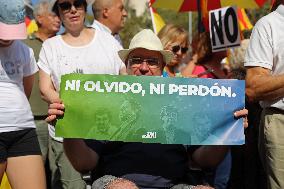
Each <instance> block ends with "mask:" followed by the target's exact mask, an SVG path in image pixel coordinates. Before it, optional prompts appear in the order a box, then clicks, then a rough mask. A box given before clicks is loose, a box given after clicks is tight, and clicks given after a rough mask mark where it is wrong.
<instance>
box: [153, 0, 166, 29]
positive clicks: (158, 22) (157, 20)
mask: <svg viewBox="0 0 284 189" xmlns="http://www.w3.org/2000/svg"><path fill="white" fill-rule="evenodd" d="M154 2H155V0H150V6H149V8H150V13H151V18H152V24H153V29H154V32H155V34H158V33H159V31H160V30H161V29H162V28H163V27H164V26H165V25H166V24H165V22H164V20H163V18H162V17H161V16H160V15H159V14H158V13H157V11H156V10H155V9H154V8H153V7H152V4H153V3H154Z"/></svg>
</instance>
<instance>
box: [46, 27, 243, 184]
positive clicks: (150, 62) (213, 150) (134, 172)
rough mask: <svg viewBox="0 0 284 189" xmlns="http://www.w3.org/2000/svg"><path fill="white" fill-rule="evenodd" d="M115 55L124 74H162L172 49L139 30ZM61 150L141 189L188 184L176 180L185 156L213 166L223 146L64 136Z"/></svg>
mask: <svg viewBox="0 0 284 189" xmlns="http://www.w3.org/2000/svg"><path fill="white" fill-rule="evenodd" d="M119 55H120V58H121V59H122V60H123V61H125V62H126V64H127V67H128V69H127V70H128V73H129V74H130V75H137V76H143V75H144V76H161V74H162V70H163V68H164V66H165V64H166V63H167V62H169V61H170V60H171V58H172V53H171V52H169V51H164V50H163V46H162V44H161V42H160V40H159V39H158V38H157V36H156V35H155V34H154V33H153V32H152V31H151V30H143V31H141V32H139V33H138V34H137V35H136V36H135V37H134V38H133V39H132V41H131V44H130V49H125V50H121V51H119ZM157 78H158V77H157ZM63 110H64V105H63V104H59V103H53V104H51V105H50V107H49V111H48V112H49V117H48V118H47V121H53V120H54V119H56V117H57V116H62V115H63V114H64V111H63ZM246 114H247V111H246V110H242V111H237V112H236V114H235V116H237V117H239V116H244V115H246ZM128 119H130V118H128ZM246 124H247V122H246ZM125 132H128V131H125ZM64 149H65V151H66V154H67V156H68V158H69V160H70V162H71V163H72V165H73V166H74V168H75V169H76V170H78V171H80V172H88V171H92V170H95V174H97V176H103V175H113V176H116V177H123V178H126V179H129V180H131V181H133V182H135V183H136V184H137V185H138V186H139V187H140V188H149V187H150V188H190V187H191V186H189V185H184V184H179V183H184V182H185V180H184V179H185V177H186V174H187V173H188V168H189V164H188V161H189V158H190V159H192V160H193V161H194V162H195V163H197V164H198V165H200V166H201V167H212V166H216V165H217V164H218V163H219V162H220V161H221V160H222V159H223V157H224V155H225V153H226V152H227V150H228V148H227V147H225V146H223V147H222V146H221V147H220V146H215V147H214V146H201V147H193V146H192V147H187V146H184V145H178V144H177V145H175V144H172V145H168V144H165V145H162V144H144V143H124V142H112V141H109V142H106V141H104V142H103V141H98V140H83V139H64ZM212 154H214V156H212ZM121 168H123V169H121ZM103 187H106V186H105V185H104V186H102V188H103ZM195 188H196V189H198V188H204V189H206V188H210V187H204V186H197V187H195Z"/></svg>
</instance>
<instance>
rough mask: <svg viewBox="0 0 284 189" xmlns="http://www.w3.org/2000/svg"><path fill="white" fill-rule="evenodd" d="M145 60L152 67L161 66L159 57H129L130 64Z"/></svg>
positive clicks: (140, 62)
mask: <svg viewBox="0 0 284 189" xmlns="http://www.w3.org/2000/svg"><path fill="white" fill-rule="evenodd" d="M143 62H146V63H147V65H148V66H149V67H151V68H157V67H159V64H160V61H159V59H158V58H141V57H132V58H129V59H128V64H129V65H130V66H133V65H141V64H142V63H143Z"/></svg>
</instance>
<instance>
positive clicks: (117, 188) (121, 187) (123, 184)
mask: <svg viewBox="0 0 284 189" xmlns="http://www.w3.org/2000/svg"><path fill="white" fill-rule="evenodd" d="M125 188H127V189H138V187H137V186H136V185H135V184H134V183H133V182H131V181H129V180H126V179H115V180H114V181H112V182H111V183H110V184H109V185H108V186H107V187H106V189H125Z"/></svg>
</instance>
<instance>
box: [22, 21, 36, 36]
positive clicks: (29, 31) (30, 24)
mask: <svg viewBox="0 0 284 189" xmlns="http://www.w3.org/2000/svg"><path fill="white" fill-rule="evenodd" d="M25 23H26V27H27V34H28V35H30V34H32V33H34V32H36V31H37V30H38V26H37V24H36V22H35V20H34V19H33V20H31V19H30V18H28V17H26V18H25Z"/></svg>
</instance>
